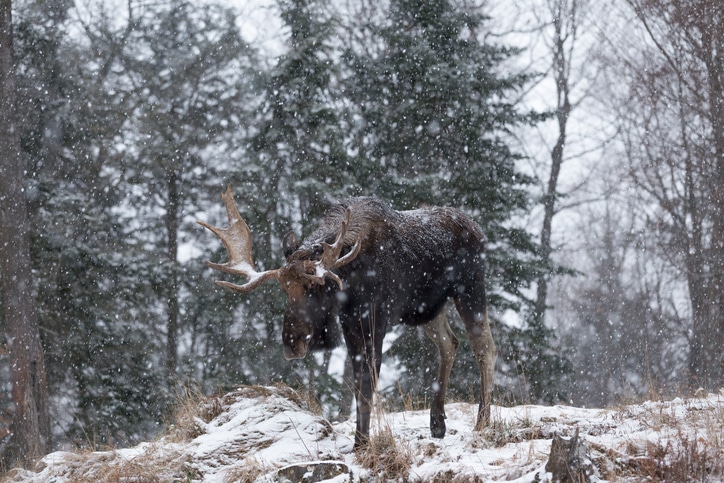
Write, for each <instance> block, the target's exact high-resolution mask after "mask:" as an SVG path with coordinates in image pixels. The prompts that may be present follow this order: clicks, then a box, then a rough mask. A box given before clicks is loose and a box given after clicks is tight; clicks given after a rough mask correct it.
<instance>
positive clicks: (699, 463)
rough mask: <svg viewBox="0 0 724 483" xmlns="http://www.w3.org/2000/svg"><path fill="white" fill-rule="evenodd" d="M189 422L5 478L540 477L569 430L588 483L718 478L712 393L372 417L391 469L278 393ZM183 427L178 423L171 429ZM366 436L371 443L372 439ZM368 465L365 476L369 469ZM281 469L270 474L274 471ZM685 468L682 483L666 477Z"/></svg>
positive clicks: (723, 456)
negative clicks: (610, 405)
mask: <svg viewBox="0 0 724 483" xmlns="http://www.w3.org/2000/svg"><path fill="white" fill-rule="evenodd" d="M196 409H197V410H196V411H195V414H194V415H190V416H188V417H187V419H186V421H185V422H183V423H180V424H179V427H176V428H171V429H170V430H169V432H168V434H167V435H166V436H164V437H162V438H160V439H159V440H157V441H155V442H151V443H142V444H140V445H138V446H136V447H134V448H128V449H118V450H112V451H102V452H93V453H85V454H83V453H79V454H76V453H69V452H57V453H52V454H50V455H48V456H46V457H45V458H44V459H43V460H41V461H40V462H39V464H38V466H37V468H36V469H35V470H34V471H29V470H13V471H11V472H9V473H8V474H7V475H6V479H5V481H13V482H55V483H64V482H84V481H134V482H140V481H143V482H145V481H164V482H165V481H194V482H227V481H229V482H230V481H242V482H256V483H268V482H277V481H294V480H289V479H287V478H291V477H289V476H285V475H289V474H292V473H289V472H285V470H284V469H285V468H286V469H289V467H290V466H294V465H295V464H297V466H300V465H298V464H299V463H302V464H303V465H301V466H303V467H305V468H306V469H304V468H303V469H302V472H301V473H300V475H306V476H299V477H298V478H299V479H297V480H296V481H312V480H310V478H311V477H312V473H313V471H312V469H313V468H314V467H315V465H316V464H318V463H319V462H330V463H333V465H328V466H335V467H338V468H342V469H343V470H344V471H343V472H342V473H339V474H334V475H333V476H329V478H327V479H321V480H320V479H315V480H313V481H325V482H330V483H331V482H334V483H341V482H373V481H374V482H383V481H411V482H418V481H419V482H433V481H434V482H444V481H451V482H481V481H514V482H533V481H549V480H550V475H549V474H547V473H546V469H545V466H546V463H547V461H548V456H549V453H550V449H551V439H552V437H553V435H554V434H561V435H571V434H573V432H574V431H575V430H576V428H578V430H579V432H580V435H581V436H582V438H583V440H584V442H585V444H586V445H587V446H588V448H589V451H590V453H589V455H590V459H591V460H592V462H593V466H594V468H595V472H594V474H593V475H592V476H591V480H592V481H641V480H642V479H643V478H646V479H650V480H653V481H657V480H658V481H661V480H664V479H667V480H671V481H684V480H688V479H689V476H690V477H691V480H696V481H713V482H717V481H724V393H722V392H720V394H709V395H707V396H706V397H700V398H694V399H674V400H672V401H668V402H646V403H643V404H639V405H630V406H622V407H620V408H616V409H606V410H602V409H581V408H574V407H567V406H552V407H544V406H532V405H528V406H517V407H513V408H502V407H497V406H495V407H493V411H492V414H493V424H492V426H491V428H489V429H487V430H485V431H484V432H482V433H474V432H473V431H472V428H473V424H474V421H475V415H476V410H477V408H476V406H475V405H470V404H465V403H453V404H448V405H447V410H446V413H447V426H448V432H447V435H446V436H445V438H444V439H442V440H438V439H433V438H431V437H430V431H429V427H428V425H429V414H428V412H427V411H409V412H401V413H391V414H378V415H376V416H375V417H374V418H373V423H374V426H373V428H372V431H373V435H374V434H378V435H383V434H391V435H392V442H391V447H390V448H388V449H387V450H385V451H388V452H389V451H393V452H397V453H398V454H399V455H400V456H401V458H398V463H399V461H403V462H404V464H402V465H401V466H400V465H399V464H398V465H397V466H396V467H395V469H394V471H391V470H390V469H389V468H387V469H385V468H383V467H382V466H380V464H379V462H380V461H383V460H384V458H385V457H386V455H384V454H382V455H381V456H380V455H376V456H375V457H374V458H372V460H373V461H375V462H376V463H374V464H372V465H370V464H369V461H370V458H365V457H364V455H361V454H355V453H354V452H353V451H352V443H353V441H354V422H353V421H345V422H342V423H335V424H331V423H330V422H328V421H327V420H325V419H324V418H323V417H322V416H320V415H318V414H317V412H316V411H315V410H314V404H313V403H310V402H309V401H307V400H305V399H304V398H303V397H301V396H300V395H299V394H298V393H297V392H295V391H294V390H292V389H290V388H288V387H285V386H278V387H259V386H254V387H243V388H240V389H238V390H236V391H234V392H231V393H229V394H226V395H224V396H221V397H213V398H208V399H204V400H202V401H201V402H200V404H198V406H197V408H196ZM182 425H183V427H181V426H182ZM374 440H375V436H373V441H374ZM370 467H371V468H370ZM280 470H281V471H280ZM680 471H686V472H688V473H687V476H685V477H684V478H683V479H681V477H679V476H677V475H679V473H677V472H680Z"/></svg>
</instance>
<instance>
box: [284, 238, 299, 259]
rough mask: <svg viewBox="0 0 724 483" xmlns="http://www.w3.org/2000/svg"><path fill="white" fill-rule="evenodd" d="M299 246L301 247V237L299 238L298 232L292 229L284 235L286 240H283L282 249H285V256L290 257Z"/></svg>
mask: <svg viewBox="0 0 724 483" xmlns="http://www.w3.org/2000/svg"><path fill="white" fill-rule="evenodd" d="M297 248H299V239H298V238H297V234H296V233H294V232H293V231H290V232H289V233H287V234H286V236H285V237H284V240H283V241H282V250H284V258H286V259H288V258H289V257H290V256H291V254H292V253H294V252H296V251H297Z"/></svg>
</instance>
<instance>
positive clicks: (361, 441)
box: [345, 331, 384, 450]
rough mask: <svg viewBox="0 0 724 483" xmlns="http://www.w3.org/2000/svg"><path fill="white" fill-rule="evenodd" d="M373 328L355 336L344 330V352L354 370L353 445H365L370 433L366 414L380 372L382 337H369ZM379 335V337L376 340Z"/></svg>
mask: <svg viewBox="0 0 724 483" xmlns="http://www.w3.org/2000/svg"><path fill="white" fill-rule="evenodd" d="M373 333H374V332H373V331H369V332H366V331H363V332H362V333H361V334H357V335H359V337H355V336H354V335H352V334H349V333H346V334H345V337H346V342H347V353H348V354H349V358H350V360H351V362H352V372H353V374H354V396H355V405H356V407H357V427H356V431H355V436H354V449H355V450H358V449H361V448H364V447H366V446H367V443H368V442H369V437H370V418H371V415H372V404H373V402H374V395H375V391H376V389H377V376H378V375H379V373H380V366H381V362H382V359H381V357H380V355H379V354H380V353H381V350H382V338H383V335H384V333H382V334H379V337H373V335H372V334H373ZM376 339H379V340H376Z"/></svg>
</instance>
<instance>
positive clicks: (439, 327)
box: [422, 309, 458, 438]
mask: <svg viewBox="0 0 724 483" xmlns="http://www.w3.org/2000/svg"><path fill="white" fill-rule="evenodd" d="M422 330H423V331H424V332H425V335H427V336H428V337H429V338H430V340H432V342H433V343H434V344H435V346H436V347H437V351H438V353H439V354H440V367H439V369H438V373H437V380H436V381H435V384H434V385H433V393H434V396H433V399H432V405H431V407H430V432H431V433H432V437H433V438H443V437H444V436H445V429H446V427H445V393H446V392H447V385H448V381H449V380H450V371H451V370H452V365H453V361H454V360H455V351H456V350H457V347H458V339H457V337H455V334H454V333H453V331H452V329H451V328H450V324H449V323H448V320H447V316H446V315H445V309H443V310H442V311H441V312H440V314H439V315H438V316H437V317H435V318H434V319H433V320H431V321H430V322H428V323H427V324H425V325H423V326H422Z"/></svg>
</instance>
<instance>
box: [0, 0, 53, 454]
mask: <svg viewBox="0 0 724 483" xmlns="http://www.w3.org/2000/svg"><path fill="white" fill-rule="evenodd" d="M11 9H12V6H11V1H10V0H0V119H2V122H0V293H1V296H0V300H1V303H2V307H1V310H0V316H1V317H2V320H3V321H4V323H5V326H6V327H7V334H6V336H7V344H8V352H9V354H10V379H11V382H12V398H13V403H14V404H15V414H14V416H13V421H12V426H11V431H12V437H11V438H10V440H9V443H8V444H7V445H6V446H5V447H3V448H1V450H2V459H3V461H4V462H5V463H6V464H13V463H16V462H22V463H26V464H27V463H30V462H32V461H34V460H35V459H37V458H38V457H40V456H42V455H44V454H45V453H46V452H47V450H48V448H49V445H50V419H49V416H48V407H47V400H48V388H47V383H46V378H45V363H44V360H43V351H42V347H41V342H40V334H39V331H38V319H37V315H36V312H35V299H34V297H33V280H32V272H31V261H30V235H29V220H28V208H27V204H26V200H25V192H24V189H23V166H22V158H21V154H20V137H19V134H18V130H17V119H16V110H15V78H14V70H13V52H12V45H13V44H12V14H11Z"/></svg>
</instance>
